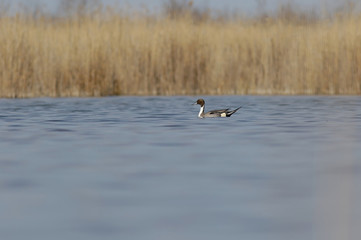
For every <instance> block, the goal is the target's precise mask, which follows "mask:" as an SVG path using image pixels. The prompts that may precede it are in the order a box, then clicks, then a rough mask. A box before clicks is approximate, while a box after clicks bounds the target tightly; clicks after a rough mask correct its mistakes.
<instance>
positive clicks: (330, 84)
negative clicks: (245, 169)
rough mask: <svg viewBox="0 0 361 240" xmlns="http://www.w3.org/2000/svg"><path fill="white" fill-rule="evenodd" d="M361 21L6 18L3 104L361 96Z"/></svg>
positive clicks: (0, 78)
mask: <svg viewBox="0 0 361 240" xmlns="http://www.w3.org/2000/svg"><path fill="white" fill-rule="evenodd" d="M360 26H361V16H358V15H350V16H347V17H343V18H337V17H336V18H333V19H332V20H318V21H316V22H312V23H309V24H299V23H297V22H292V21H285V20H282V19H278V20H277V19H276V20H274V19H260V20H258V21H257V20H255V21H248V20H232V21H228V20H226V21H214V20H208V21H195V20H194V19H193V18H192V17H190V16H189V15H187V14H184V15H183V16H181V17H177V18H169V17H158V18H156V17H149V16H142V15H140V16H135V17H125V16H123V17H122V16H120V15H116V14H113V15H112V14H108V15H102V14H99V15H92V16H81V17H78V18H70V17H69V18H63V19H50V18H47V17H26V16H21V15H17V16H3V17H1V18H0V56H1V58H0V97H8V98H15V97H20V98H22V97H41V96H49V97H68V96H109V95H202V94H360V93H361V31H360Z"/></svg>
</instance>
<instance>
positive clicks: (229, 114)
mask: <svg viewBox="0 0 361 240" xmlns="http://www.w3.org/2000/svg"><path fill="white" fill-rule="evenodd" d="M240 108H242V106H240V107H238V108H236V109H234V110H232V111H229V112H227V117H230V116H232V114H233V113H235V112H237V111H238V109H240Z"/></svg>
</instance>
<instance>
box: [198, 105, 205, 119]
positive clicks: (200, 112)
mask: <svg viewBox="0 0 361 240" xmlns="http://www.w3.org/2000/svg"><path fill="white" fill-rule="evenodd" d="M203 114H204V105H203V106H201V109H200V110H199V114H198V117H199V118H203Z"/></svg>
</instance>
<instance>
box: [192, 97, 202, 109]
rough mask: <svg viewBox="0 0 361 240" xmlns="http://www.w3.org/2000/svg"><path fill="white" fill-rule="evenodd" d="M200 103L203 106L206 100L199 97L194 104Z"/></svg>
mask: <svg viewBox="0 0 361 240" xmlns="http://www.w3.org/2000/svg"><path fill="white" fill-rule="evenodd" d="M195 104H198V105H201V107H203V106H204V100H203V99H202V98H200V99H198V100H197V101H196V102H195V103H193V105H195Z"/></svg>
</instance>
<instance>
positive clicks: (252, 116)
mask: <svg viewBox="0 0 361 240" xmlns="http://www.w3.org/2000/svg"><path fill="white" fill-rule="evenodd" d="M202 97H203V96H202ZM197 98H198V97H109V98H82V99H79V98H58V99H49V98H39V99H0V212H1V214H0V238H1V239H7V240H12V239H14V240H20V239H21V240H22V239H27V240H32V239H36V240H39V239H52V240H58V239H59V240H64V239H77V240H79V239H86V240H92V239H127V240H128V239H137V240H138V239H147V240H153V239H154V240H163V239H164V240H169V239H172V240H177V239H179V240H180V239H188V240H193V239H195V240H196V239H197V240H201V239H206V240H213V239H214V240H216V239H217V240H218V239H227V240H233V239H234V240H236V239H237V240H239V239H247V240H264V239H268V240H269V239H271V240H272V239H274V240H279V239H292V240H298V239H299V240H304V239H321V240H323V239H324V240H326V239H327V240H332V239H355V240H356V239H359V237H360V236H361V229H360V226H361V205H360V202H361V97H356V96H337V97H328V96H320V97H318V96H317V97H316V96H292V97H291V96H217V97H214V96H204V99H205V100H206V111H207V110H212V109H219V108H224V107H231V108H236V107H238V106H240V105H242V106H243V107H242V108H241V109H240V110H239V111H238V112H236V113H235V114H234V115H232V117H230V118H216V119H198V118H197V114H198V112H199V106H198V105H196V106H193V105H191V104H192V103H193V102H194V101H196V100H197Z"/></svg>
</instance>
